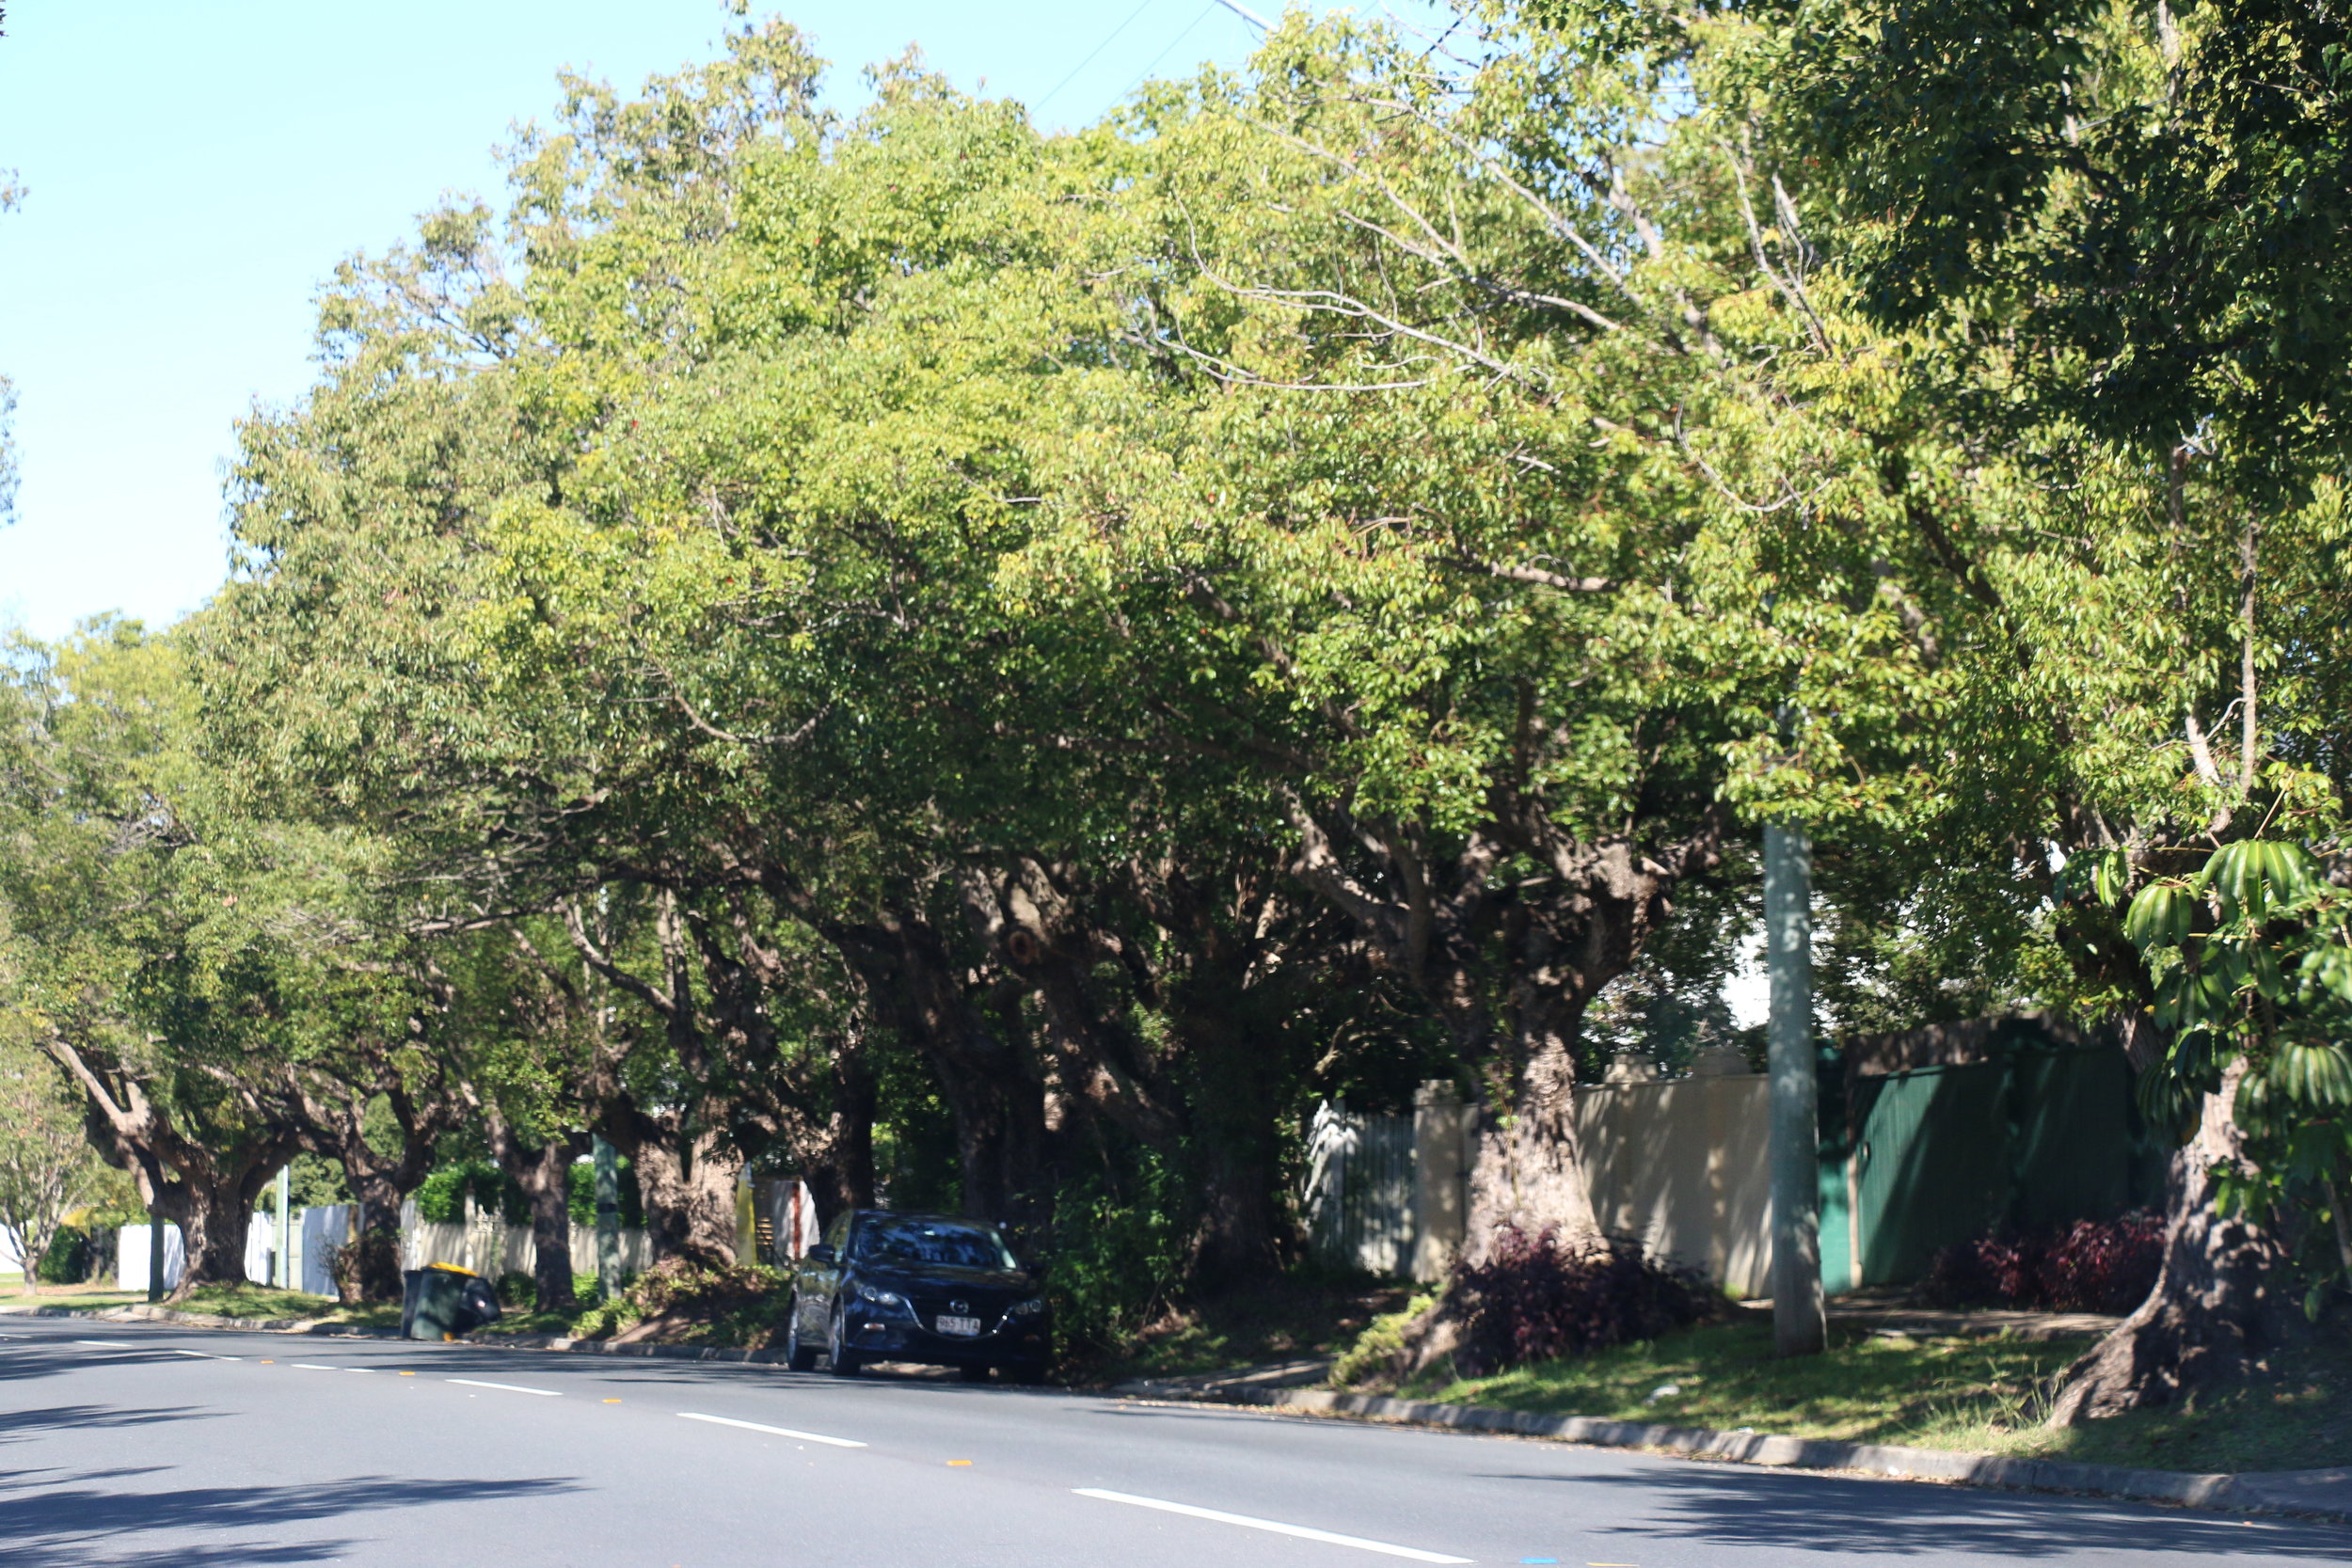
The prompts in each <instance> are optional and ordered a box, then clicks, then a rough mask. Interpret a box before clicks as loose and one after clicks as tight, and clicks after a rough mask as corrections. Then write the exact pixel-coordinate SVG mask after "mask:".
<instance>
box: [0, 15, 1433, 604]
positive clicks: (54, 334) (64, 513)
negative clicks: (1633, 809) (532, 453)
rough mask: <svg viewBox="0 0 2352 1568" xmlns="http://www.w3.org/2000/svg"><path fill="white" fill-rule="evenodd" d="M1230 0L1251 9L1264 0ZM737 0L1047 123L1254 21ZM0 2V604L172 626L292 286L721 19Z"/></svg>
mask: <svg viewBox="0 0 2352 1568" xmlns="http://www.w3.org/2000/svg"><path fill="white" fill-rule="evenodd" d="M1243 3H1244V4H1245V5H1250V6H1252V8H1254V9H1256V10H1258V11H1259V12H1260V13H1261V14H1269V15H1270V14H1272V12H1273V10H1274V9H1275V8H1277V5H1278V4H1279V0H1243ZM770 8H773V7H770V6H761V5H757V4H756V3H755V10H767V9H770ZM1314 8H1315V9H1318V10H1322V9H1330V8H1335V6H1334V5H1333V4H1332V3H1331V0H1318V3H1317V4H1316V5H1315V6H1314ZM1402 8H1403V9H1405V10H1406V11H1408V12H1411V13H1417V14H1421V15H1426V14H1428V12H1429V9H1430V7H1429V5H1427V4H1426V3H1422V0H1410V3H1408V4H1406V5H1405V6H1403V7H1402ZM780 9H781V10H782V11H783V14H785V15H787V16H788V17H790V18H791V19H792V20H793V21H794V22H796V23H798V24H800V25H801V26H802V27H803V28H804V29H806V30H807V31H808V32H809V33H810V34H812V35H813V36H814V37H815V40H816V41H817V44H818V49H819V50H820V52H821V53H823V54H824V55H825V56H826V57H827V58H829V59H831V60H833V61H834V84H833V92H834V97H835V98H836V99H843V100H847V99H848V98H850V97H851V96H852V95H854V93H855V92H856V90H857V68H858V67H860V66H862V65H865V64H867V63H869V62H872V61H876V60H880V59H884V58H887V57H890V56H892V55H897V54H898V52H899V51H901V50H902V49H904V48H905V46H906V45H907V44H909V43H911V42H913V43H919V44H921V45H922V47H923V50H924V53H925V55H927V56H928V57H929V59H930V63H931V65H932V66H933V67H934V68H935V69H937V70H940V71H945V72H946V74H947V75H949V76H950V77H951V78H953V79H954V80H955V81H956V83H957V84H958V85H959V86H961V87H965V88H967V89H971V90H985V91H986V92H988V93H990V94H992V95H997V94H1002V95H1005V96H1009V97H1012V98H1017V99H1019V100H1021V101H1022V102H1024V103H1029V104H1030V105H1032V108H1033V111H1034V112H1035V113H1036V114H1037V118H1038V119H1039V120H1040V122H1041V123H1042V124H1044V125H1046V126H1048V127H1058V126H1066V125H1072V124H1077V123H1083V122H1085V121H1087V120H1089V119H1093V118H1095V117H1096V116H1097V115H1099V114H1101V113H1102V112H1103V111H1104V110H1105V109H1107V108H1108V107H1110V106H1111V105H1112V104H1113V103H1116V102H1118V101H1119V100H1120V98H1121V97H1123V96H1124V95H1125V94H1126V93H1127V92H1128V91H1129V90H1130V89H1131V87H1133V86H1134V84H1135V83H1136V81H1137V80H1138V79H1139V78H1140V77H1141V76H1142V75H1143V74H1144V73H1145V72H1146V71H1147V70H1151V71H1153V73H1155V74H1159V75H1172V74H1178V73H1182V72H1186V71H1190V70H1191V69H1192V68H1193V67H1195V66H1196V65H1198V64H1199V63H1200V61H1203V60H1212V59H1213V60H1216V61H1218V62H1219V63H1222V64H1227V65H1238V64H1239V63H1241V61H1242V60H1244V59H1245V58H1246V57H1247V56H1248V52H1249V49H1250V46H1251V43H1252V41H1253V40H1254V39H1255V37H1256V34H1255V32H1254V30H1253V29H1252V28H1251V27H1250V26H1249V25H1248V24H1247V23H1246V22H1244V21H1243V20H1242V19H1241V18H1240V17H1238V16H1236V15H1234V14H1233V13H1232V11H1230V10H1228V9H1225V8H1222V7H1221V6H1218V5H1217V4H1216V3H1215V0H1207V3H1205V4H1204V0H1107V3H1104V4H1091V5H1090V4H1084V3H1078V0H961V3H954V4H951V3H945V0H859V3H853V4H851V3H841V0H803V3H800V4H795V5H785V6H783V7H781V8H780ZM7 10H8V36H7V37H6V38H5V39H0V168H9V167H13V168H15V169H16V170H17V171H18V173H19V175H20V176H21V178H22V181H23V183H24V186H25V187H26V188H27V190H28V191H29V192H30V195H29V197H28V198H27V199H26V201H25V203H24V207H23V209H22V210H20V211H19V212H17V213H15V214H12V215H9V216H6V217H0V374H6V375H8V377H10V378H11V379H12V380H13V381H14V382H15V383H16V389H17V398H18V408H17V416H16V438H17V446H18V455H19V461H20V464H21V467H22V469H23V485H22V489H21V491H20V494H19V498H18V520H17V522H16V524H15V525H14V526H13V527H11V528H7V529H0V623H7V622H15V623H18V624H21V625H23V626H24V627H25V628H26V629H27V630H29V631H31V632H32V633H34V634H35V635H36V636H40V637H56V636H59V635H61V634H63V633H64V632H66V631H67V630H69V629H70V628H71V627H72V624H73V623H74V622H75V621H76V620H78V619H80V618H82V617H85V616H87V615H91V614H94V613H97V612H100V611H103V610H122V611H125V612H127V613H130V614H133V615H136V616H139V617H141V618H143V619H146V620H148V621H150V622H151V623H160V622H165V621H168V620H170V619H172V618H173V617H175V616H177V615H179V614H181V613H183V612H184V611H185V610H190V609H192V608H194V607H195V606H196V605H197V604H199V603H200V602H201V601H202V600H203V599H204V598H205V597H206V595H207V594H210V593H211V591H212V590H213V588H214V587H215V585H216V584H217V583H218V582H219V581H220V578H221V576H222V572H223V569H224V567H223V562H224V559H225V549H226V537H227V536H226V531H225V530H224V527H223V523H222V503H221V472H222V465H223V462H224V459H225V458H226V456H227V454H228V452H229V451H230V445H231V441H232V436H231V426H232V424H233V421H234V420H236V419H237V418H238V417H239V416H240V415H242V414H243V413H245V412H246V409H248V408H249V407H250V406H252V404H253V403H254V401H255V400H256V399H260V400H262V401H263V402H265V403H271V404H279V403H284V402H287V401H290V400H292V399H294V397H297V396H299V395H300V393H301V392H302V390H303V388H305V387H306V386H307V385H308V384H309V382H310V372H311V366H310V298H311V293H312V290H313V289H314V287H315V286H316V284H317V283H318V281H319V280H320V279H321V278H323V277H326V274H327V273H328V271H329V270H330V269H331V268H332V267H333V266H334V264H335V262H336V261H337V260H338V259H340V258H341V257H342V256H344V255H346V254H348V253H350V252H352V251H354V250H361V249H373V248H377V247H380V246H383V245H388V244H389V243H391V242H392V241H394V240H397V239H399V238H400V237H401V236H402V235H403V234H404V233H405V231H406V230H407V227H408V224H409V220H410V218H411V217H412V216H413V215H414V214H417V213H418V212H420V211H422V210H423V209H425V208H427V207H429V206H431V205H432V204H433V202H434V200H435V199H436V198H437V196H438V194H439V193H441V192H442V191H445V190H457V191H471V192H477V193H481V194H485V195H493V196H494V195H496V193H497V173H496V168H495V166H494V163H493V160H492V157H491V149H492V148H493V147H495V146H496V145H498V144H499V143H501V142H502V141H504V140H505V139H506V137H507V135H508V127H509V126H510V125H512V124H513V123H514V122H516V121H517V120H522V119H531V118H532V117H533V116H535V115H538V114H541V113H543V112H545V111H546V110H548V108H550V107H551V106H552V104H553V103H554V98H555V74H556V72H557V71H559V70H561V69H564V68H565V67H570V68H572V69H576V70H579V71H582V72H584V73H586V74H589V75H593V76H599V77H603V78H606V79H608V80H611V81H613V82H616V83H619V84H622V85H625V86H633V85H635V84H636V83H638V82H640V81H642V80H643V79H644V77H645V76H646V75H647V74H648V73H650V72H654V71H671V70H675V69H676V68H677V67H678V66H680V65H682V64H684V63H686V62H688V61H690V60H696V59H702V58H706V57H707V56H708V55H710V53H711V52H712V50H713V47H714V46H713V40H715V39H716V37H717V36H718V33H719V31H720V29H721V27H722V26H723V24H724V22H725V20H726V18H725V16H724V14H723V8H722V7H721V6H720V5H719V4H718V0H407V3H406V4H404V5H400V6H393V7H385V6H355V5H346V4H336V3H333V0H326V3H322V0H233V3H232V4H229V5H216V6H199V5H196V4H193V3H190V0H116V3H114V4H108V5H95V4H92V3H91V0H12V3H11V4H9V5H8V8H7ZM1122 24H1123V26H1122ZM1098 45H1101V46H1103V47H1102V48H1101V52H1100V53H1099V54H1096V55H1094V56H1093V58H1092V59H1091V60H1089V59H1088V55H1089V52H1091V51H1094V50H1095V49H1096V48H1097V46H1098ZM1155 61H1156V62H1157V63H1156V67H1154V62H1155ZM1073 71H1075V74H1074V76H1073V74H1072V73H1073ZM1065 81H1066V85H1063V84H1065ZM1049 92H1050V93H1052V97H1051V99H1050V101H1047V102H1045V103H1040V102H1039V101H1040V100H1041V99H1044V98H1045V97H1046V95H1047V94H1048V93H1049Z"/></svg>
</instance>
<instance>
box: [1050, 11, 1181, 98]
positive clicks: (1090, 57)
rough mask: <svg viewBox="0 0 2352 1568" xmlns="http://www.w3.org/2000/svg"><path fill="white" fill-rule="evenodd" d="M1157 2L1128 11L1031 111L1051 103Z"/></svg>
mask: <svg viewBox="0 0 2352 1568" xmlns="http://www.w3.org/2000/svg"><path fill="white" fill-rule="evenodd" d="M1158 4H1159V0H1143V4H1142V5H1140V6H1137V7H1136V8H1135V9H1134V10H1131V11H1129V12H1128V13H1127V20H1126V21H1125V22H1122V23H1120V24H1119V25H1118V26H1116V27H1113V28H1112V29H1111V31H1110V36H1109V37H1108V38H1105V39H1104V40H1103V41H1102V42H1100V43H1098V44H1096V45H1095V46H1094V47H1093V48H1092V49H1091V50H1089V51H1088V53H1087V57H1086V58H1085V59H1083V60H1080V61H1079V62H1078V63H1077V64H1076V65H1073V66H1072V67H1071V68H1070V74H1069V75H1067V76H1065V77H1063V78H1062V79H1061V80H1060V81H1058V82H1056V83H1055V84H1054V91H1053V92H1049V93H1047V94H1046V95H1045V96H1044V97H1042V98H1041V99H1039V100H1038V101H1037V102H1036V103H1034V104H1032V105H1031V106H1030V109H1031V112H1032V113H1034V112H1036V111H1037V110H1039V109H1042V108H1043V107H1045V105H1046V104H1048V103H1052V102H1053V101H1054V93H1056V92H1059V91H1061V89H1062V88H1064V87H1068V86H1069V85H1070V84H1071V83H1073V82H1074V81H1076V80H1077V79H1078V72H1080V71H1084V70H1085V69H1086V68H1087V67H1089V66H1090V65H1092V64H1093V63H1094V56H1095V55H1100V54H1101V53H1102V52H1103V51H1104V50H1105V49H1108V48H1109V47H1110V46H1111V45H1112V44H1113V43H1115V42H1117V41H1118V40H1119V35H1120V34H1121V33H1123V32H1125V31H1126V30H1127V28H1128V27H1129V25H1130V24H1133V23H1134V21H1135V20H1136V17H1139V16H1141V15H1142V14H1143V13H1144V12H1146V11H1148V10H1150V9H1151V8H1152V7H1153V6H1156V5H1158Z"/></svg>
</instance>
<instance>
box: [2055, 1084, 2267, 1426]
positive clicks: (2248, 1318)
mask: <svg viewBox="0 0 2352 1568" xmlns="http://www.w3.org/2000/svg"><path fill="white" fill-rule="evenodd" d="M2245 1075H2246V1067H2245V1064H2244V1062H2243V1061H2240V1062H2237V1063H2233V1065H2232V1066H2231V1068H2230V1069H2229V1071H2228V1072H2226V1073H2225V1074H2223V1076H2222V1080H2221V1089H2220V1092H2219V1093H2217V1094H2213V1095H2208V1096H2207V1097H2206V1099H2205V1103H2204V1109H2203V1114H2202V1116H2201V1117H2200V1120H2199V1124H2198V1129H2197V1135H2196V1136H2195V1137H2194V1138H2192V1139H2191V1140H2190V1141H2189V1143H2188V1144H2187V1146H2186V1147H2185V1148H2182V1149H2180V1150H2179V1151H2178V1152H2176V1153H2175V1154H2174V1155H2173V1156H2172V1166H2171V1172H2170V1177H2171V1179H2170V1181H2169V1213H2168V1215H2167V1219H2166V1225H2165V1235H2164V1264H2163V1268H2162V1269H2161V1271H2160V1272H2159V1273H2158V1274H2157V1275H2156V1286H2155V1289H2154V1290H2153V1291H2150V1292H2149V1295H2148V1299H2147V1300H2146V1301H2144V1302H2142V1303H2141V1304H2140V1306H2139V1308H2138V1310H2137V1311H2136V1312H2134V1313H2133V1314H2132V1315H2131V1316H2130V1317H2129V1318H2126V1319H2125V1320H2124V1321H2123V1323H2122V1324H2121V1325H2120V1326H2119V1327H2117V1328H2116V1329H2115V1331H2114V1332H2113V1333H2111V1334H2109V1335H2108V1336H2107V1337H2106V1338H2104V1339H2102V1340H2100V1341H2099V1343H2098V1344H2097V1345H2095V1346H2093V1347H2092V1348H2091V1349H2090V1352H2089V1353H2088V1354H2085V1355H2084V1356H2083V1357H2082V1358H2081V1359H2080V1360H2078V1361H2076V1362H2075V1363H2074V1365H2073V1366H2071V1367H2069V1368H2068V1369H2067V1370H2066V1371H2065V1372H2064V1373H2063V1374H2061V1376H2060V1377H2059V1379H2058V1398H2057V1400H2056V1402H2054V1403H2053V1404H2052V1406H2051V1410H2050V1421H2049V1424H2050V1425H2052V1426H2060V1427H2062V1426H2078V1425H2080V1424H2082V1423H2083V1422H2085V1421H2093V1420H2098V1419H2100V1418H2103V1417H2107V1416H2114V1415H2120V1414H2122V1412H2123V1411H2126V1410H2139V1409H2145V1408H2149V1407H2152V1406H2156V1405H2165V1404H2170V1403H2172V1402H2175V1401H2177V1400H2179V1399H2181V1398H2183V1397H2184V1396H2185V1395H2186V1394H2188V1393H2189V1392H2190V1391H2191V1390H2192V1389H2195V1388H2197V1387H2198V1386H2201V1385H2204V1384H2208V1383H2212V1382H2215V1381H2217V1380H2220V1379H2224V1378H2229V1377H2233V1376H2235V1375H2238V1374H2240V1373H2242V1372H2243V1371H2244V1370H2246V1369H2247V1367H2248V1366H2249V1364H2250V1363H2251V1362H2252V1361H2253V1360H2254V1359H2255V1358H2257V1357H2258V1356H2260V1355H2261V1354H2263V1353H2264V1352H2265V1351H2267V1350H2269V1349H2270V1348H2271V1347H2272V1346H2274V1345H2276V1344H2277V1343H2278V1342H2279V1341H2280V1338H2282V1337H2283V1336H2285V1335H2286V1334H2288V1333H2290V1332H2292V1330H2293V1326H2294V1323H2295V1310H2294V1306H2293V1304H2292V1303H2291V1302H2289V1301H2288V1300H2286V1299H2285V1297H2284V1296H2282V1295H2281V1294H2280V1291H2279V1290H2278V1288H2277V1285H2278V1275H2277V1273H2276V1267H2277V1264H2278V1262H2279V1259H2280V1254H2279V1248H2278V1246H2277V1244H2276V1243H2274V1242H2272V1241H2271V1239H2270V1238H2269V1237H2268V1236H2266V1235H2265V1234H2264V1233H2263V1232H2262V1231H2261V1230H2260V1229H2259V1228H2258V1227H2255V1226H2253V1225H2251V1224H2249V1222H2248V1221H2247V1220H2245V1219H2244V1218H2242V1217H2240V1218H2224V1217H2223V1216H2222V1215H2221V1213H2220V1212H2218V1210H2217V1207H2216V1205H2215V1189H2216V1182H2215V1180H2214V1167H2215V1166H2216V1165H2217V1164H2220V1163H2222V1162H2225V1161H2232V1160H2243V1159H2244V1158H2245V1153H2244V1148H2243V1140H2242V1139H2241V1138H2240V1136H2239V1133H2238V1129H2237V1123H2236V1120H2235V1117H2234V1115H2233V1110H2234V1105H2235V1101H2236V1099H2237V1089H2238V1085H2239V1083H2240V1081H2241V1080H2243V1079H2244V1077H2245Z"/></svg>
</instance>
